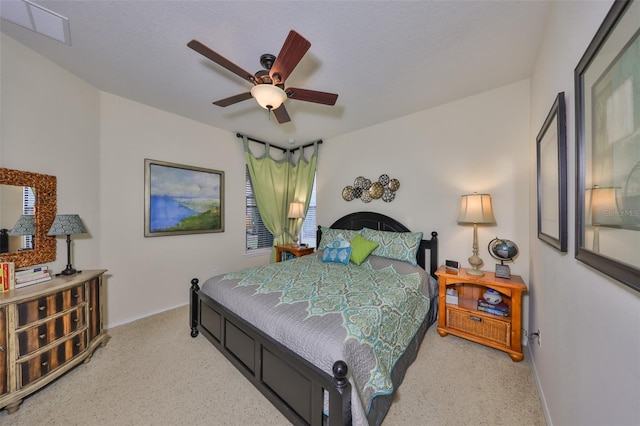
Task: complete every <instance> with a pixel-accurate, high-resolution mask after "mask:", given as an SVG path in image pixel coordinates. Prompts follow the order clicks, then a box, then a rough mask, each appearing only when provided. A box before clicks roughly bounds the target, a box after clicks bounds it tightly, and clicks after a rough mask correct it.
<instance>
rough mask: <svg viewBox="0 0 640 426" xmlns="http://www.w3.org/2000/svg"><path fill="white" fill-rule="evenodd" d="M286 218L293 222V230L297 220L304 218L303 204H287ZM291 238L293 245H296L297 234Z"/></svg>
mask: <svg viewBox="0 0 640 426" xmlns="http://www.w3.org/2000/svg"><path fill="white" fill-rule="evenodd" d="M287 217H288V218H289V219H293V220H294V226H293V229H295V228H296V225H297V222H298V219H301V218H303V217H304V204H302V203H291V204H289V214H288V215H287ZM291 238H293V243H294V244H298V234H296V235H292V236H291Z"/></svg>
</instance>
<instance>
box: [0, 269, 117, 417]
mask: <svg viewBox="0 0 640 426" xmlns="http://www.w3.org/2000/svg"><path fill="white" fill-rule="evenodd" d="M105 272H106V270H104V269H100V270H93V271H83V272H81V273H79V274H76V275H72V276H66V277H62V276H61V277H55V278H53V279H52V280H51V281H47V282H45V283H40V284H34V285H31V286H28V287H23V288H20V289H17V290H11V291H9V292H5V293H0V409H2V408H6V410H7V412H9V413H13V412H15V411H16V410H18V408H19V407H20V403H21V402H22V399H23V398H24V397H25V396H27V395H29V394H31V393H33V392H35V391H36V390H38V389H40V388H41V387H43V386H45V385H46V384H48V383H50V382H52V381H53V380H55V379H57V378H58V377H60V376H62V375H63V374H65V373H66V372H68V371H69V370H71V369H72V368H73V367H75V366H76V365H78V364H80V363H81V362H83V361H84V362H88V361H89V359H90V358H91V355H92V354H93V352H94V351H95V349H96V348H97V347H98V346H104V345H106V344H107V342H108V340H109V335H107V334H106V333H105V331H104V327H103V303H104V300H105V294H104V287H103V284H102V277H103V274H104V273H105Z"/></svg>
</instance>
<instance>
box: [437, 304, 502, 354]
mask: <svg viewBox="0 0 640 426" xmlns="http://www.w3.org/2000/svg"><path fill="white" fill-rule="evenodd" d="M446 325H447V327H448V328H452V329H455V330H460V331H464V332H466V333H469V334H473V335H474V336H478V337H482V338H483V339H488V340H491V341H493V342H496V343H499V344H502V345H505V346H511V322H509V321H500V320H499V319H493V318H489V317H488V316H484V315H481V314H475V313H472V312H469V311H466V310H462V309H455V308H449V307H447V308H446Z"/></svg>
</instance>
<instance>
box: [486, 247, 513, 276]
mask: <svg viewBox="0 0 640 426" xmlns="http://www.w3.org/2000/svg"><path fill="white" fill-rule="evenodd" d="M487 248H488V249H489V254H490V255H491V257H493V258H494V259H496V260H499V261H500V265H496V277H498V278H511V271H510V270H509V266H507V265H505V264H504V262H513V259H514V258H515V257H516V256H518V246H517V245H516V243H514V242H513V241H511V240H505V239H503V238H498V237H496V238H494V239H493V240H491V241H489V246H488V247H487Z"/></svg>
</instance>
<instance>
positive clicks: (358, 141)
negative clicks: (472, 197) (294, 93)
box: [317, 80, 529, 281]
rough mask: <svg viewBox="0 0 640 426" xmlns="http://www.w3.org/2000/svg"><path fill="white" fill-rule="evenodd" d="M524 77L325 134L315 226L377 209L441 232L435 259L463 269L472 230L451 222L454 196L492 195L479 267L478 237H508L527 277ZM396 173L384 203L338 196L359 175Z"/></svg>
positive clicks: (516, 267) (489, 264)
mask: <svg viewBox="0 0 640 426" xmlns="http://www.w3.org/2000/svg"><path fill="white" fill-rule="evenodd" d="M528 137H529V81H528V80H524V81H521V82H518V83H514V84H511V85H508V86H505V87H501V88H499V89H496V90H492V91H489V92H485V93H481V94H479V95H476V96H472V97H469V98H466V99H462V100H459V101H456V102H452V103H449V104H445V105H441V106H438V107H436V108H432V109H429V110H426V111H422V112H419V113H416V114H412V115H409V116H405V117H401V118H399V119H396V120H392V121H388V122H385V123H381V124H378V125H375V126H371V127H368V128H365V129H362V130H359V131H356V132H352V133H349V134H346V135H342V136H339V137H335V138H331V139H328V140H326V141H325V143H324V144H323V145H322V146H321V148H320V155H319V158H318V174H317V176H318V177H317V179H318V180H317V191H318V224H322V225H326V226H329V225H330V224H331V223H333V221H334V220H336V219H337V218H339V217H341V216H343V215H344V214H347V213H351V212H355V211H362V210H366V211H377V212H380V213H384V214H386V215H388V216H391V217H393V218H396V219H397V220H399V221H400V222H402V223H403V224H405V225H406V226H407V227H408V228H409V229H411V230H412V231H422V232H424V233H425V235H429V233H430V232H431V231H437V232H438V234H439V238H440V250H441V251H440V261H441V263H444V260H445V259H454V260H458V261H460V262H461V263H462V264H463V265H464V266H465V267H468V266H469V265H468V262H467V258H468V257H469V256H471V254H472V253H471V243H472V239H473V228H472V227H471V226H460V225H458V224H457V223H456V218H457V215H458V208H459V205H460V196H461V195H463V194H467V193H472V192H480V193H482V192H486V193H490V194H491V196H492V201H493V207H494V213H495V217H496V221H497V225H496V226H479V227H478V240H479V248H480V257H481V258H482V259H483V260H484V262H485V266H484V269H490V270H493V269H494V266H493V265H494V264H495V263H496V261H495V260H494V259H493V258H491V257H490V256H489V252H488V251H487V244H488V243H489V241H490V240H492V239H493V238H495V237H496V236H499V237H501V238H506V239H510V240H512V241H514V242H515V243H516V244H518V246H519V248H520V256H519V258H518V259H517V260H516V262H515V263H514V264H511V265H510V267H511V271H512V273H514V274H519V275H522V276H523V278H524V279H525V281H526V279H527V277H528V260H527V259H528V258H529V250H528V244H529V243H528V239H529V235H528V232H527V229H528V226H527V225H528V223H529V210H528V206H527V204H528V173H527V168H528V166H529V140H528ZM383 173H386V174H388V175H389V176H390V177H391V178H397V179H398V180H400V189H399V191H397V195H396V198H395V199H394V200H393V201H392V202H390V203H386V202H384V201H382V200H373V201H371V202H370V203H363V202H362V201H360V200H358V199H356V200H354V201H350V202H347V201H344V200H343V199H342V189H343V188H344V187H345V186H347V185H353V181H354V179H355V178H356V177H358V176H364V177H366V178H369V179H372V180H374V181H375V180H377V179H378V177H379V176H380V175H381V174H383Z"/></svg>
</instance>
